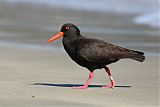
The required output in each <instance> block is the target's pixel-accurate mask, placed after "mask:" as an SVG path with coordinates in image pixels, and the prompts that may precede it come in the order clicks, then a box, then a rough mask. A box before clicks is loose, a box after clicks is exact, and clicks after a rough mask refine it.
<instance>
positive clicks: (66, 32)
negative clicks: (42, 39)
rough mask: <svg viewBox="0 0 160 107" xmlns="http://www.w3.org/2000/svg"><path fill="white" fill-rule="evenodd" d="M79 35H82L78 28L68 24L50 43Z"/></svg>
mask: <svg viewBox="0 0 160 107" xmlns="http://www.w3.org/2000/svg"><path fill="white" fill-rule="evenodd" d="M79 34H80V30H79V29H78V27H77V26H75V25H73V24H71V23H67V24H64V25H63V26H62V27H61V31H60V32H59V33H58V34H57V35H54V36H53V37H52V38H51V39H49V40H48V42H49V43H50V42H52V41H54V40H56V39H58V38H60V37H62V36H71V35H79Z"/></svg>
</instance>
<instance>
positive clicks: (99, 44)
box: [77, 37, 130, 63]
mask: <svg viewBox="0 0 160 107" xmlns="http://www.w3.org/2000/svg"><path fill="white" fill-rule="evenodd" d="M129 52H130V50H128V49H126V48H122V47H119V46H116V45H112V44H109V43H106V42H104V41H102V40H98V39H89V38H84V37H83V38H81V39H80V40H79V41H77V55H79V56H81V57H83V58H84V59H85V60H87V61H89V62H96V63H106V62H108V61H111V62H114V61H117V60H119V59H121V58H125V54H126V53H129Z"/></svg>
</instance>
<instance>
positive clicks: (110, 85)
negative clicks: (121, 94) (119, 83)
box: [102, 80, 116, 89]
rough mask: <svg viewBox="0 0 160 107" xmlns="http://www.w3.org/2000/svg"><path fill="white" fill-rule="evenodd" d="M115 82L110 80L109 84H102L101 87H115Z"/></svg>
mask: <svg viewBox="0 0 160 107" xmlns="http://www.w3.org/2000/svg"><path fill="white" fill-rule="evenodd" d="M115 84H116V83H115V81H114V80H112V81H111V83H110V84H109V85H106V86H103V87H102V88H112V89H113V88H114V87H115Z"/></svg>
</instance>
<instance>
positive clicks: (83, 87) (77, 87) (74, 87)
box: [72, 85, 88, 89]
mask: <svg viewBox="0 0 160 107" xmlns="http://www.w3.org/2000/svg"><path fill="white" fill-rule="evenodd" d="M87 87H88V86H85V85H83V86H73V87H72V88H73V89H86V88H87Z"/></svg>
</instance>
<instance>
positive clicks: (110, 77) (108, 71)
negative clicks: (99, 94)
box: [102, 67, 116, 88]
mask: <svg viewBox="0 0 160 107" xmlns="http://www.w3.org/2000/svg"><path fill="white" fill-rule="evenodd" d="M104 69H105V70H106V72H107V73H108V75H109V79H110V81H111V83H110V84H109V85H106V86H103V87H102V88H114V87H115V84H116V83H115V81H114V80H113V77H112V76H111V72H110V70H109V68H108V67H105V68H104Z"/></svg>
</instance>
